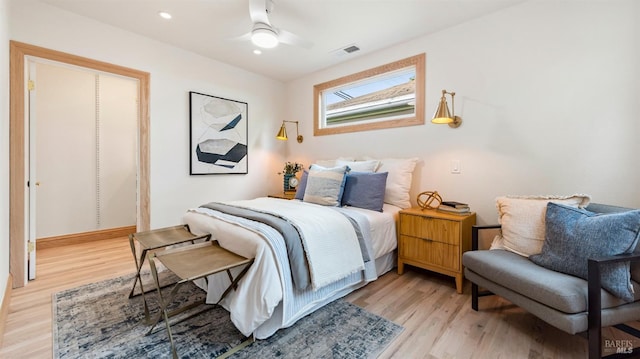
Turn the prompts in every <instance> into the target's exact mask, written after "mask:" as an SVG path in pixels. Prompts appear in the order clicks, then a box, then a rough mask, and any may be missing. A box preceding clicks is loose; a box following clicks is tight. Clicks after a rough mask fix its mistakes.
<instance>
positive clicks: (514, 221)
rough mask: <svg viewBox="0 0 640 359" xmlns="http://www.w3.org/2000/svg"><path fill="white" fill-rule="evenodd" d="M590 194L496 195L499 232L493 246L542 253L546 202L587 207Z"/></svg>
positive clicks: (518, 251)
mask: <svg viewBox="0 0 640 359" xmlns="http://www.w3.org/2000/svg"><path fill="white" fill-rule="evenodd" d="M590 201H591V196H589V195H585V194H574V195H571V196H553V195H552V196H506V197H498V198H496V207H497V209H498V221H499V222H500V224H501V225H502V229H501V231H500V233H499V234H498V235H497V236H496V237H495V238H494V239H493V243H491V249H506V250H508V251H511V252H514V253H516V254H519V255H521V256H525V257H529V256H531V255H534V254H538V253H540V252H542V245H543V244H544V235H545V216H546V213H547V203H549V202H554V203H561V204H564V205H567V206H571V207H578V208H584V207H586V206H587V205H588V204H589V202H590Z"/></svg>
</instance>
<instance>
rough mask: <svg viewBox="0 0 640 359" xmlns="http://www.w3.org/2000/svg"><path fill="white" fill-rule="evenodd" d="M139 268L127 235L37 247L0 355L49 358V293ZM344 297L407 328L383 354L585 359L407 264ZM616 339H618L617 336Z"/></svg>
mask: <svg viewBox="0 0 640 359" xmlns="http://www.w3.org/2000/svg"><path fill="white" fill-rule="evenodd" d="M132 272H134V264H133V258H132V257H131V251H130V249H129V243H128V241H127V239H126V238H116V239H109V240H101V241H95V242H90V243H85V244H76V245H68V246H63V247H53V248H46V249H42V250H39V251H38V267H37V275H38V278H37V279H36V280H35V281H32V282H30V283H29V284H28V285H27V286H26V287H24V288H19V289H16V290H14V291H13V293H12V296H11V305H10V308H9V317H8V322H7V327H6V332H5V337H4V342H3V347H2V348H0V358H10V359H13V358H30V359H31V358H51V356H52V329H51V328H52V322H51V306H52V304H51V295H52V294H53V293H56V292H59V291H61V290H64V289H68V288H73V287H76V286H79V285H83V284H87V283H91V282H97V281H100V280H104V279H108V278H113V277H117V276H121V275H124V274H127V273H132ZM346 299H347V300H348V301H350V302H352V303H354V304H356V305H359V306H361V307H363V308H365V309H367V310H368V311H370V312H373V313H376V314H378V315H380V316H383V317H385V318H387V319H389V320H392V321H393V322H395V323H397V324H400V325H402V326H403V327H404V328H405V329H404V331H403V332H402V333H401V334H400V336H399V337H398V338H396V340H395V341H394V342H393V343H391V345H390V346H389V347H388V348H386V350H385V351H384V352H383V353H382V354H381V356H380V358H439V359H444V358H509V359H511V358H562V359H565V358H585V357H586V350H587V347H586V340H585V339H584V338H582V337H579V336H572V335H569V334H566V333H564V332H562V331H560V330H558V329H555V328H554V327H551V326H550V325H548V324H546V323H544V322H543V321H541V320H539V319H537V318H535V317H534V316H532V315H530V314H528V313H526V312H524V311H523V310H521V309H520V308H518V307H516V306H514V305H512V304H510V303H509V302H507V301H505V300H504V299H501V298H500V297H497V296H492V297H486V298H481V299H480V311H478V312H475V311H473V310H471V305H470V302H471V296H470V285H469V283H468V282H467V283H466V285H465V291H464V294H461V295H460V294H457V293H456V291H455V284H454V280H453V278H449V277H445V276H441V275H438V274H434V273H431V272H427V271H422V270H419V269H413V268H412V267H407V270H406V271H405V274H404V275H401V276H399V275H398V274H396V273H395V272H390V273H387V274H385V275H384V276H382V277H381V278H380V279H378V280H377V281H376V282H373V283H370V284H369V285H367V286H366V287H364V288H362V289H360V290H358V291H356V292H354V293H352V294H350V295H348V296H347V297H346ZM616 335H617V337H616V338H620V337H621V336H620V335H618V334H616Z"/></svg>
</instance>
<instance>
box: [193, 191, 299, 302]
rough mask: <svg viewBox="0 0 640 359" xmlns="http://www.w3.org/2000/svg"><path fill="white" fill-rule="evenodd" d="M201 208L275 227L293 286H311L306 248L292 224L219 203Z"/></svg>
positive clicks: (269, 215) (271, 216)
mask: <svg viewBox="0 0 640 359" xmlns="http://www.w3.org/2000/svg"><path fill="white" fill-rule="evenodd" d="M200 207H204V208H209V209H212V210H214V211H218V212H222V213H226V214H230V215H232V216H238V217H243V218H247V219H250V220H253V221H256V222H260V223H264V224H266V225H268V226H270V227H273V228H274V229H275V230H277V231H278V232H280V234H281V235H282V237H283V238H284V241H285V246H286V247H287V255H288V257H289V266H291V277H292V280H293V284H294V285H295V287H296V288H297V289H300V290H302V289H305V288H307V287H308V286H309V285H310V284H311V278H310V274H309V266H308V264H307V257H306V256H305V254H304V248H303V247H302V239H301V238H300V233H298V230H297V229H296V227H294V226H293V225H292V224H291V223H289V222H287V221H286V220H284V219H282V218H280V217H277V216H274V215H271V214H268V213H262V212H258V211H254V210H251V209H248V208H243V207H236V206H231V205H228V204H223V203H218V202H210V203H207V204H204V205H202V206H200Z"/></svg>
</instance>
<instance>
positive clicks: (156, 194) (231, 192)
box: [3, 0, 284, 228]
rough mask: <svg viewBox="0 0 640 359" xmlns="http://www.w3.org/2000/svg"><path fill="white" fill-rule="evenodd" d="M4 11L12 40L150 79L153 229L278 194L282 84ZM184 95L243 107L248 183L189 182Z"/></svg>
mask: <svg viewBox="0 0 640 359" xmlns="http://www.w3.org/2000/svg"><path fill="white" fill-rule="evenodd" d="M10 4H11V9H10V10H11V19H10V20H11V23H10V29H11V39H13V40H17V41H21V42H25V43H29V44H33V45H37V46H42V47H45V48H50V49H54V50H58V51H63V52H68V53H71V54H74V55H79V56H85V57H88V58H92V59H96V60H100V61H106V62H110V63H114V64H118V65H122V66H127V67H131V68H134V69H137V70H141V71H147V72H149V73H150V74H151V99H150V106H151V111H150V115H151V124H150V128H151V134H150V138H151V145H150V147H151V177H150V182H151V227H152V228H157V227H161V226H168V225H174V224H178V223H180V220H181V217H182V215H183V214H184V213H185V211H186V209H187V208H190V207H195V206H198V205H200V204H202V203H205V202H209V201H213V200H229V199H241V198H250V197H255V196H259V195H266V194H267V193H269V192H270V191H274V190H277V189H278V188H279V186H281V179H280V177H278V176H277V175H276V172H277V171H278V170H279V167H280V166H281V163H282V161H283V159H282V155H281V153H282V151H283V147H282V146H281V144H278V143H276V141H275V138H274V137H275V133H276V132H277V131H278V128H279V125H280V121H281V120H282V116H281V115H282V114H283V112H284V111H283V105H284V100H283V96H282V95H283V93H284V85H283V84H282V83H280V82H278V81H275V80H271V79H268V78H265V77H263V76H259V75H256V74H253V73H250V72H247V71H244V70H241V69H238V68H236V67H233V66H231V65H227V64H224V63H221V62H217V61H213V60H210V59H207V58H204V57H202V56H198V55H195V54H193V53H190V52H187V51H183V50H181V49H178V48H175V47H172V46H169V45H166V44H163V43H160V42H157V41H153V40H150V39H147V38H145V37H141V36H138V35H135V34H132V33H129V32H126V31H123V30H120V29H117V28H114V27H111V26H107V25H104V24H101V23H99V22H96V21H94V20H91V19H88V18H84V17H81V16H78V15H75V14H72V13H69V12H66V11H62V10H60V9H58V8H55V7H52V6H49V5H46V4H42V3H39V2H35V1H24V0H13V1H11V2H10ZM5 68H8V66H7V67H5ZM3 75H6V74H3ZM189 91H197V92H201V93H205V94H210V95H214V96H220V97H225V98H230V99H234V100H238V101H243V102H247V103H248V104H249V112H248V113H249V138H248V142H249V143H248V146H249V157H248V158H249V173H248V174H247V175H218V176H213V175H211V176H189V162H188V159H189V108H188V104H189V98H188V92H189ZM5 144H6V142H3V146H6V145H5ZM276 146H277V147H276ZM3 156H4V157H6V153H5V152H3ZM271 174H272V175H271Z"/></svg>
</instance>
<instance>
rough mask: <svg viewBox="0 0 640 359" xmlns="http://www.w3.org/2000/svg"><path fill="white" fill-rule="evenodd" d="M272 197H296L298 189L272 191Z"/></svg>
mask: <svg viewBox="0 0 640 359" xmlns="http://www.w3.org/2000/svg"><path fill="white" fill-rule="evenodd" d="M269 197H271V198H281V199H294V198H295V197H296V191H284V192H280V193H272V194H270V195H269Z"/></svg>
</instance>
